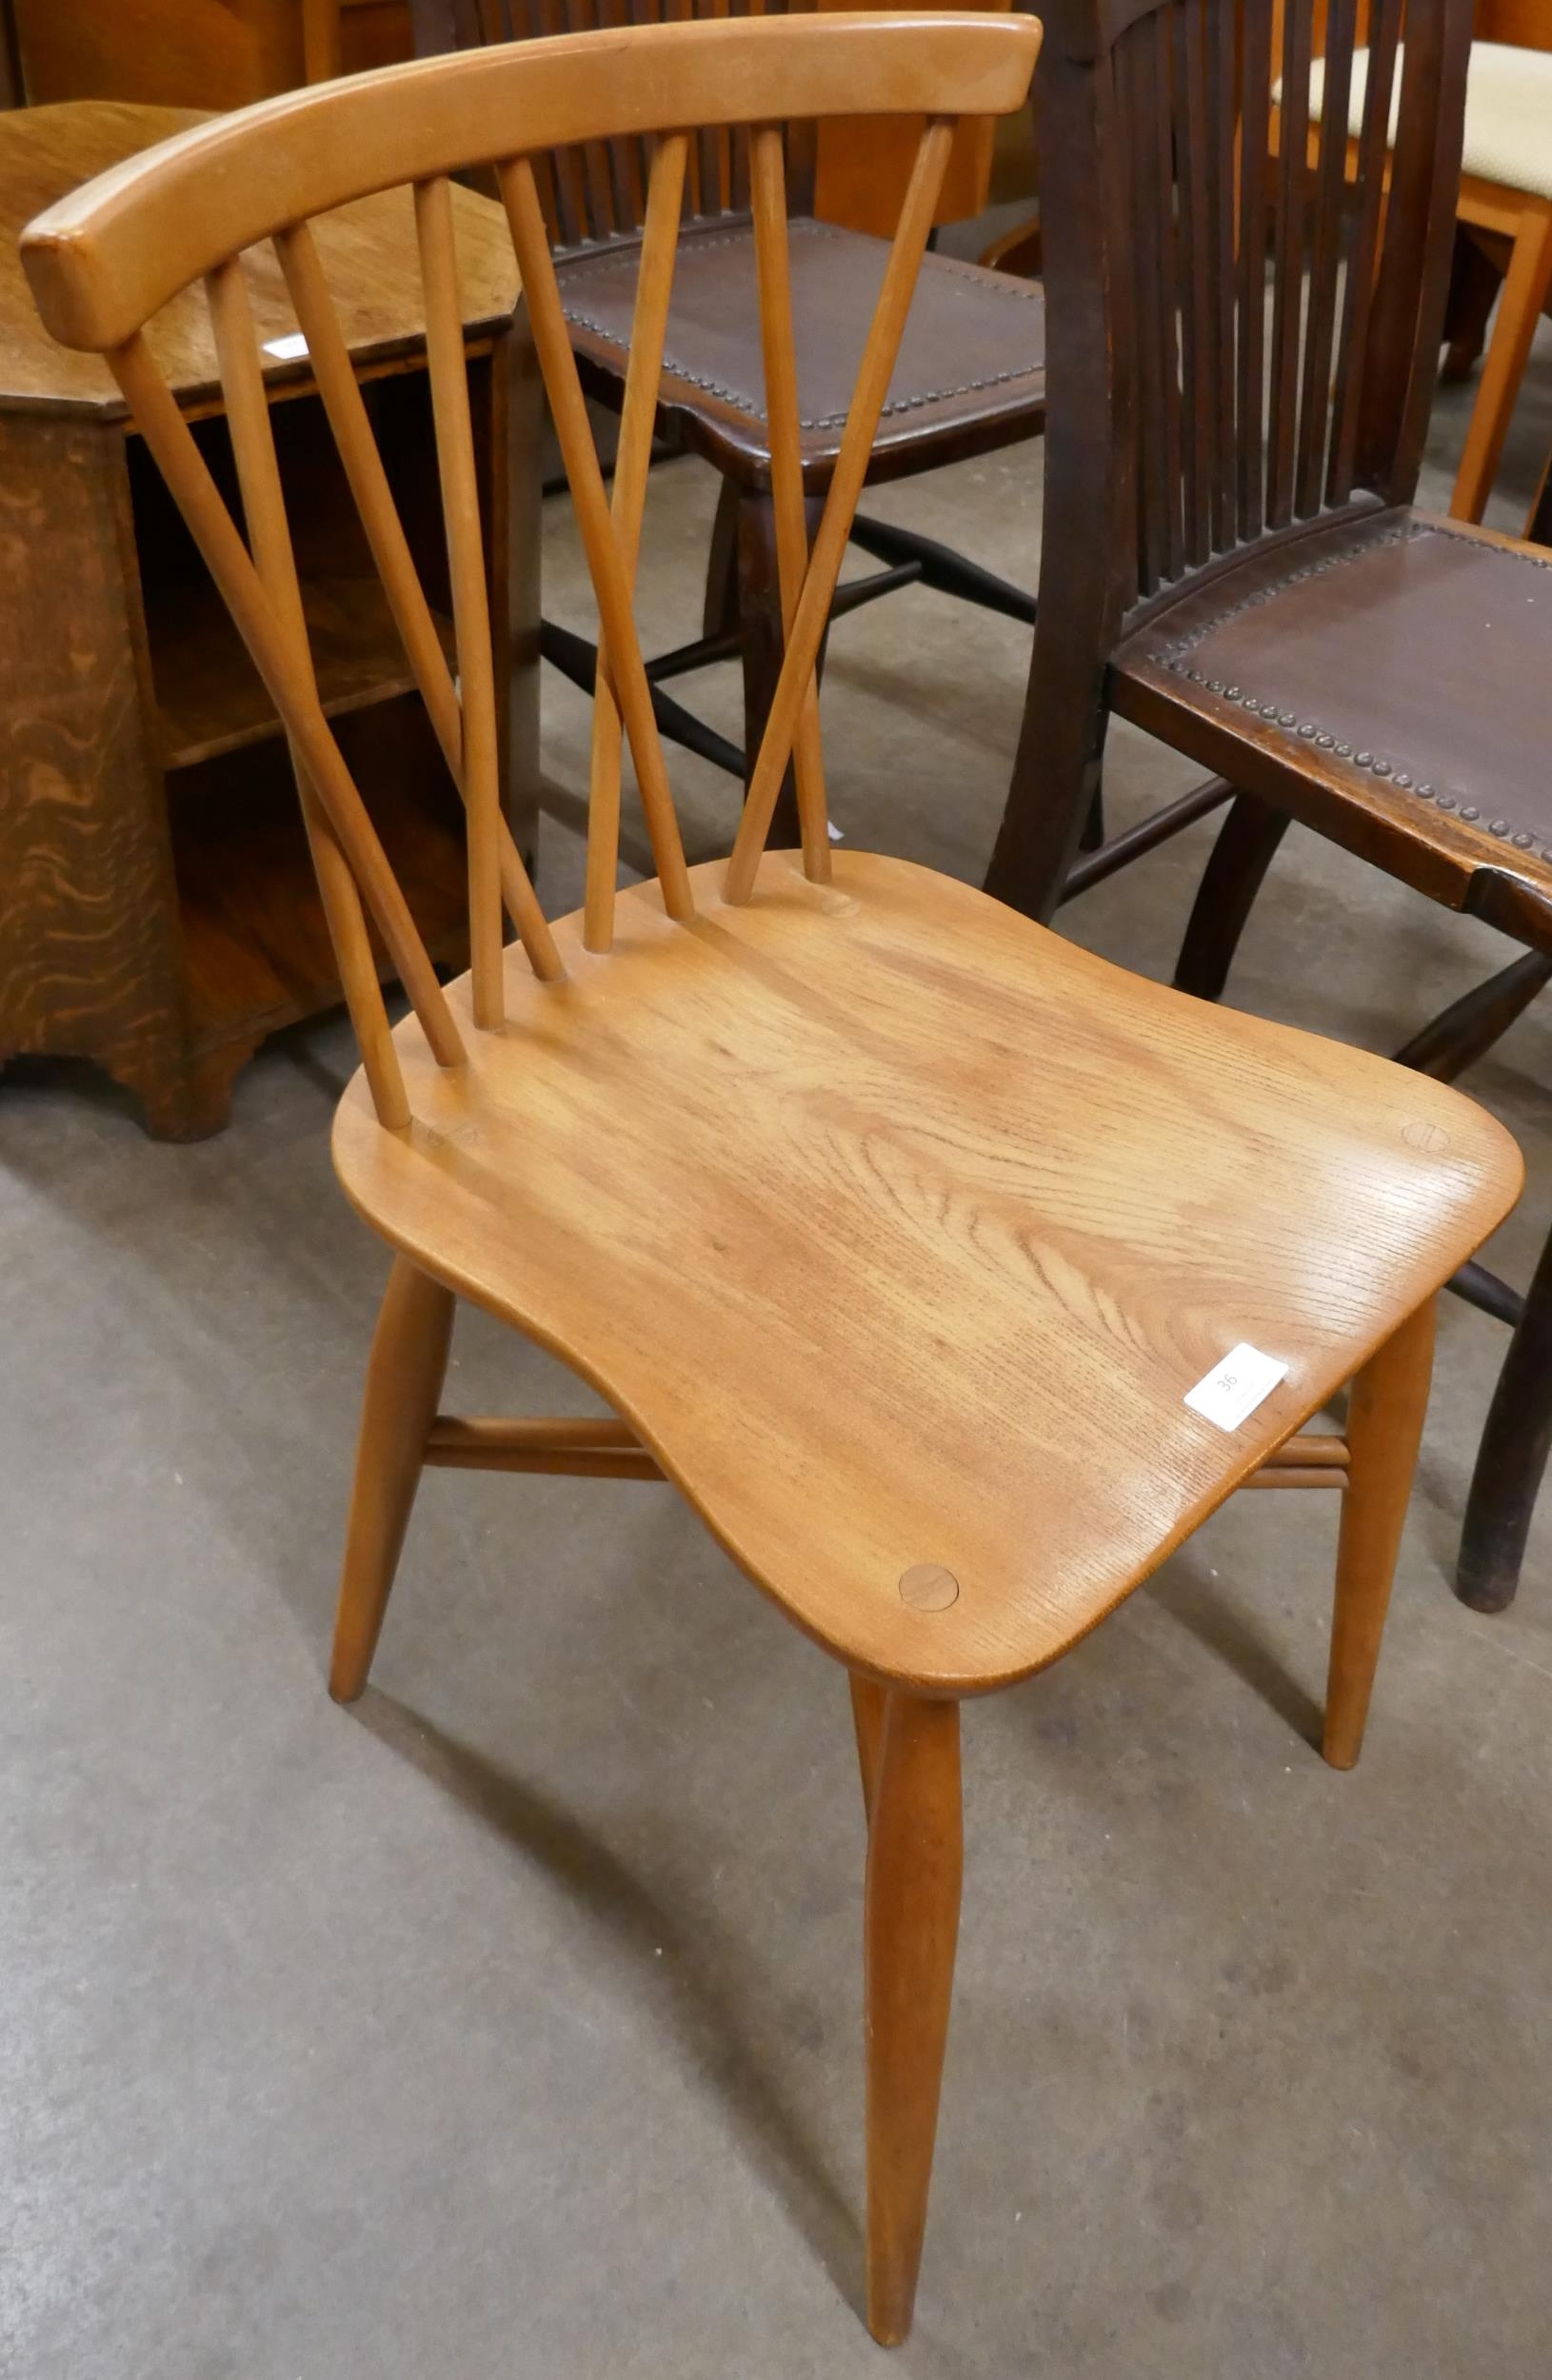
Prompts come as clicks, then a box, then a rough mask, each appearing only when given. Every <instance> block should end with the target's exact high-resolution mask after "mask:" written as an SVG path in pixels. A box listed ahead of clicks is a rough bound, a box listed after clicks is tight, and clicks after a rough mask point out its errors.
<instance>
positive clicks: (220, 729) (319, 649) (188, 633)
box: [146, 578, 452, 769]
mask: <svg viewBox="0 0 1552 2380" xmlns="http://www.w3.org/2000/svg"><path fill="white" fill-rule="evenodd" d="M302 603H303V608H304V610H305V611H306V613H307V620H308V634H309V636H310V638H311V640H312V650H313V656H314V659H315V661H316V664H317V670H318V690H319V692H320V694H321V695H322V697H323V704H324V708H325V710H326V711H327V712H328V713H329V715H330V716H331V717H338V716H340V715H342V714H344V713H345V712H348V711H354V710H361V709H364V708H365V707H366V706H367V705H368V704H372V703H382V702H388V701H390V700H391V699H392V698H393V697H394V696H395V695H400V694H407V693H409V692H411V691H413V688H414V684H415V680H414V674H413V672H412V671H411V669H410V666H409V664H408V660H407V659H406V657H405V650H404V646H403V645H401V644H400V642H399V632H398V630H397V629H396V628H395V626H394V625H393V620H392V616H391V614H390V613H389V611H388V599H387V597H386V596H385V595H384V593H383V590H382V587H381V586H380V585H379V584H378V582H377V581H376V580H375V579H365V578H362V579H353V578H352V579H308V580H305V581H304V582H303V588H302ZM146 625H147V631H148V634H149V642H150V652H151V671H152V675H153V676H154V678H155V681H156V688H157V701H158V709H159V713H160V718H161V724H162V739H163V742H162V765H163V766H164V768H168V769H175V768H191V767H193V766H194V765H196V764H197V763H199V762H201V761H208V760H212V759H214V758H216V757H217V756H218V755H219V754H221V753H225V752H237V751H241V750H242V748H243V746H244V745H245V744H259V743H262V742H263V741H264V740H265V739H266V738H268V737H272V736H275V735H278V734H279V732H280V723H279V721H278V720H277V719H276V717H275V713H274V706H273V704H271V703H270V700H269V695H268V694H267V693H266V692H265V689H264V684H263V681H262V680H261V679H260V677H259V674H258V672H257V670H256V669H255V668H254V666H253V664H252V663H251V662H250V661H249V657H248V654H247V651H246V649H245V648H244V646H243V644H242V641H241V639H240V638H239V636H238V634H237V631H236V629H235V628H234V627H233V626H232V624H231V620H230V617H229V613H228V611H227V608H226V606H225V605H224V604H223V603H222V602H221V600H220V598H219V597H218V596H217V595H216V593H215V592H214V590H213V588H212V587H211V586H210V585H209V583H208V582H207V583H205V584H203V585H202V584H200V583H199V582H194V583H193V584H180V585H170V586H163V587H161V588H158V589H156V590H155V591H154V592H153V591H152V590H151V589H149V588H148V589H147V593H146ZM437 625H438V626H439V627H440V628H441V630H442V633H443V640H444V643H445V645H446V646H447V649H448V658H449V660H450V659H451V655H452V628H451V625H450V624H449V623H448V622H446V621H439V622H438V624H437Z"/></svg>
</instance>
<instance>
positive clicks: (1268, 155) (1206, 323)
mask: <svg viewBox="0 0 1552 2380" xmlns="http://www.w3.org/2000/svg"><path fill="white" fill-rule="evenodd" d="M1366 14H1367V35H1368V51H1367V76H1366V83H1365V89H1364V97H1363V119H1362V129H1361V130H1360V132H1359V133H1358V135H1357V137H1356V142H1355V144H1354V145H1355V148H1356V152H1357V154H1356V171H1355V173H1354V174H1353V176H1352V177H1351V178H1349V171H1348V146H1349V136H1348V130H1347V122H1348V112H1349V98H1350V95H1351V94H1352V93H1353V91H1354V90H1355V89H1356V85H1355V82H1354V76H1353V57H1354V47H1355V28H1356V24H1357V6H1356V0H1055V5H1054V6H1053V8H1052V9H1051V10H1050V11H1049V12H1048V13H1047V16H1046V20H1045V26H1046V47H1045V55H1044V57H1043V59H1042V64H1041V73H1040V81H1039V93H1038V105H1039V123H1040V145H1041V208H1042V218H1043V223H1044V228H1045V268H1046V310H1047V334H1046V335H1047V360H1048V369H1049V376H1050V400H1049V412H1048V416H1047V425H1046V446H1045V485H1046V514H1045V551H1044V556H1043V564H1042V608H1043V612H1044V610H1045V605H1046V602H1047V599H1048V600H1049V602H1050V603H1051V604H1053V605H1064V606H1065V607H1067V609H1068V611H1069V614H1072V615H1073V622H1072V625H1071V627H1070V630H1069V633H1070V635H1071V636H1072V637H1073V638H1074V639H1076V645H1074V646H1073V648H1072V649H1073V650H1074V651H1076V650H1077V649H1078V647H1079V646H1087V647H1094V646H1096V645H1097V646H1098V648H1099V650H1100V652H1101V655H1102V656H1103V652H1104V650H1107V649H1108V648H1109V646H1110V645H1112V644H1113V643H1114V641H1115V638H1116V636H1117V634H1118V633H1119V632H1120V630H1121V628H1122V627H1123V625H1124V624H1125V623H1127V622H1128V621H1129V620H1133V619H1135V618H1137V617H1138V616H1140V613H1141V611H1142V610H1143V609H1144V608H1145V607H1149V606H1152V605H1158V604H1160V603H1163V602H1166V601H1168V600H1170V599H1172V598H1173V596H1175V595H1176V594H1177V593H1178V592H1179V591H1180V589H1181V588H1182V587H1183V586H1184V585H1189V584H1190V583H1192V582H1193V581H1194V580H1195V579H1196V577H1197V576H1198V575H1199V574H1200V573H1202V572H1204V571H1205V570H1208V569H1211V568H1213V567H1214V566H1222V564H1223V561H1224V557H1233V556H1235V555H1238V554H1243V553H1244V551H1245V549H1246V548H1250V547H1254V546H1256V545H1261V544H1263V543H1266V542H1270V541H1273V540H1276V539H1278V538H1280V537H1283V536H1286V535H1289V534H1292V533H1295V532H1297V531H1298V530H1299V529H1300V528H1301V527H1303V526H1305V525H1306V524H1308V523H1309V522H1311V521H1313V520H1316V519H1319V518H1322V517H1330V516H1331V515H1332V514H1341V513H1342V512H1343V511H1345V510H1348V509H1353V510H1363V509H1368V508H1372V507H1373V506H1376V505H1393V504H1403V503H1406V502H1408V501H1409V500H1410V498H1411V496H1412V495H1413V493H1414V491H1415V488H1416V486H1417V477H1418V470H1419V466H1420V463H1421V460H1422V453H1423V436H1424V432H1425V430H1426V426H1427V418H1428V407H1429V403H1430V400H1431V396H1432V390H1433V385H1434V380H1435V377H1436V371H1437V362H1438V350H1439V340H1440V333H1441V328H1442V325H1443V308H1444V300H1445V295H1446V285H1447V279H1448V272H1449V263H1450V254H1451V245H1452V236H1453V223H1454V213H1455V196H1456V188H1457V184H1458V180H1459V173H1460V159H1461V138H1462V118H1463V110H1464V91H1465V66H1466V57H1467V52H1468V49H1469V45H1470V38H1471V0H1369V5H1368V8H1367V11H1366ZM1318 19H1323V31H1324V58H1325V66H1324V105H1323V110H1322V112H1321V115H1320V119H1319V121H1318V123H1312V121H1311V113H1310V105H1309V89H1310V71H1309V70H1310V57H1311V41H1312V32H1313V31H1314V28H1315V24H1316V21H1317V20H1318ZM1274 86H1277V87H1278V88H1279V89H1280V93H1281V105H1280V106H1277V107H1274V105H1273V103H1272V93H1273V89H1274ZM1398 98H1399V122H1398V127H1397V133H1396V140H1395V145H1394V150H1393V152H1392V154H1391V155H1390V157H1389V158H1388V159H1387V155H1386V150H1387V143H1388V135H1389V129H1390V121H1391V110H1392V104H1393V102H1394V101H1396V100H1397V99H1398ZM1074 607H1075V608H1074ZM1079 615H1081V618H1080V617H1079Z"/></svg>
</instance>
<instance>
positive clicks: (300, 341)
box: [264, 330, 308, 364]
mask: <svg viewBox="0 0 1552 2380" xmlns="http://www.w3.org/2000/svg"><path fill="white" fill-rule="evenodd" d="M264 351H265V353H266V355H273V356H275V357H277V358H278V360H279V361H280V362H281V363H282V364H294V363H295V362H296V360H297V357H298V356H301V355H306V353H307V351H308V343H307V341H306V340H305V339H304V338H303V336H302V333H301V332H300V331H299V330H290V331H288V332H287V334H286V336H285V338H284V339H266V341H265V343H264Z"/></svg>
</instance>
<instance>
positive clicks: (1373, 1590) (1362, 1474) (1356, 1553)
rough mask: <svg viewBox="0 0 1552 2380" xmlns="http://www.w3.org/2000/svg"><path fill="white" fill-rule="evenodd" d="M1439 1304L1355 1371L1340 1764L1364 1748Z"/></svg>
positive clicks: (1336, 1734)
mask: <svg viewBox="0 0 1552 2380" xmlns="http://www.w3.org/2000/svg"><path fill="white" fill-rule="evenodd" d="M1436 1310H1437V1300H1436V1299H1433V1298H1430V1299H1428V1300H1427V1302H1426V1303H1425V1304H1423V1305H1421V1306H1419V1308H1418V1310H1417V1312H1416V1313H1415V1314H1414V1315H1412V1316H1411V1317H1410V1319H1408V1320H1407V1321H1405V1322H1403V1324H1402V1326H1401V1329H1400V1330H1399V1331H1396V1332H1394V1333H1393V1334H1392V1336H1391V1337H1390V1338H1389V1339H1386V1341H1385V1343H1384V1345H1383V1347H1382V1348H1381V1349H1380V1350H1379V1351H1378V1353H1377V1354H1375V1355H1372V1356H1371V1357H1370V1358H1369V1360H1368V1361H1367V1363H1366V1364H1365V1365H1364V1366H1363V1371H1362V1372H1360V1373H1359V1375H1358V1377H1357V1378H1356V1379H1355V1380H1354V1382H1353V1385H1352V1393H1351V1396H1350V1398H1349V1401H1348V1410H1347V1469H1348V1481H1349V1484H1348V1486H1347V1487H1346V1489H1345V1490H1344V1491H1343V1498H1342V1534H1341V1537H1340V1539H1339V1541H1338V1545H1337V1594H1336V1609H1335V1611H1334V1613H1333V1615H1332V1620H1331V1667H1330V1673H1329V1676H1328V1677H1327V1680H1326V1688H1325V1739H1324V1742H1323V1746H1322V1749H1323V1752H1324V1754H1325V1757H1326V1758H1327V1760H1329V1762H1330V1763H1331V1766H1332V1767H1333V1768H1334V1769H1350V1768H1351V1767H1352V1766H1353V1764H1354V1762H1355V1761H1356V1760H1357V1758H1358V1755H1359V1753H1360V1751H1361V1750H1362V1749H1363V1722H1364V1720H1365V1719H1366V1718H1367V1717H1368V1711H1369V1693H1370V1689H1371V1688H1372V1686H1373V1684H1374V1669H1375V1663H1376V1662H1377V1661H1378V1660H1379V1657H1380V1638H1381V1636H1382V1635H1383V1632H1384V1624H1385V1612H1386V1610H1387V1609H1388V1607H1389V1603H1390V1586H1391V1580H1392V1579H1393V1577H1395V1573H1396V1557H1397V1555H1398V1554H1399V1552H1400V1551H1401V1541H1402V1526H1403V1522H1404V1521H1405V1518H1406V1507H1407V1503H1408V1501H1409V1499H1410V1497H1411V1493H1412V1474H1413V1471H1414V1470H1415V1468H1416V1466H1417V1453H1418V1447H1419V1445H1420V1443H1421V1441H1422V1438H1423V1416H1424V1415H1425V1414H1426V1412H1427V1410H1428V1383H1429V1380H1430V1378H1431V1377H1432V1372H1433V1341H1434V1319H1435V1314H1436Z"/></svg>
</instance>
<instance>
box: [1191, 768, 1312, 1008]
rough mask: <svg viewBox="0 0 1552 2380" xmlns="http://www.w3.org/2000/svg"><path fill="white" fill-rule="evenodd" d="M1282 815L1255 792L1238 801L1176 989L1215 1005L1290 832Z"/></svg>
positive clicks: (1206, 881)
mask: <svg viewBox="0 0 1552 2380" xmlns="http://www.w3.org/2000/svg"><path fill="white" fill-rule="evenodd" d="M1288 825H1289V820H1288V817H1287V813H1286V812H1285V811H1283V810H1274V809H1273V808H1272V806H1271V804H1270V803H1266V802H1263V801H1262V800H1260V798H1259V797H1258V796H1257V795H1255V794H1253V793H1240V794H1236V795H1235V797H1234V803H1233V807H1232V808H1231V809H1230V811H1229V814H1228V816H1227V818H1225V819H1224V823H1223V825H1222V826H1221V827H1220V828H1219V830H1218V841H1217V842H1216V843H1214V844H1213V847H1212V857H1211V859H1210V860H1209V861H1208V862H1207V864H1206V867H1205V869H1204V872H1203V877H1202V882H1201V883H1200V884H1199V885H1198V887H1197V896H1196V901H1195V902H1194V904H1193V906H1192V909H1191V917H1190V922H1189V923H1188V924H1187V926H1186V928H1185V939H1184V942H1182V944H1181V951H1180V958H1179V961H1178V962H1177V963H1176V967H1175V987H1176V989H1177V990H1178V991H1182V992H1194V993H1195V994H1196V997H1197V998H1198V1000H1217V999H1218V998H1219V997H1220V995H1221V994H1222V992H1223V989H1224V984H1225V983H1226V982H1228V971H1229V968H1230V966H1231V965H1232V964H1233V962H1234V953H1235V951H1236V950H1237V949H1238V948H1239V943H1240V936H1241V935H1242V934H1243V933H1244V927H1245V921H1246V919H1247V918H1248V917H1249V915H1250V912H1251V910H1252V909H1253V908H1254V906H1255V901H1256V895H1257V893H1259V892H1260V890H1261V886H1262V880H1263V877H1264V876H1265V874H1266V871H1267V869H1268V868H1269V867H1270V866H1271V864H1272V861H1273V858H1274V857H1275V855H1276V852H1277V846H1278V844H1279V843H1281V842H1282V840H1283V836H1284V835H1285V834H1286V833H1287V831H1288Z"/></svg>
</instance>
